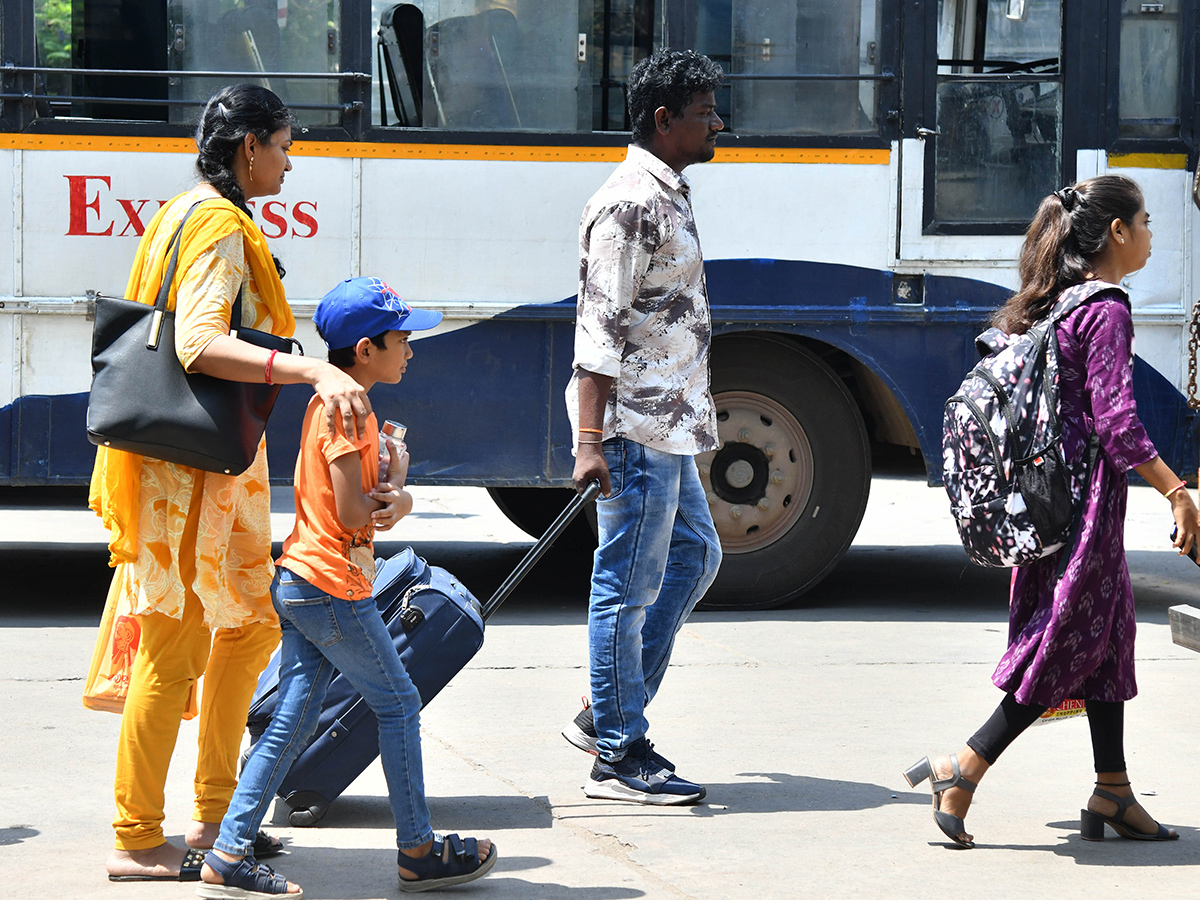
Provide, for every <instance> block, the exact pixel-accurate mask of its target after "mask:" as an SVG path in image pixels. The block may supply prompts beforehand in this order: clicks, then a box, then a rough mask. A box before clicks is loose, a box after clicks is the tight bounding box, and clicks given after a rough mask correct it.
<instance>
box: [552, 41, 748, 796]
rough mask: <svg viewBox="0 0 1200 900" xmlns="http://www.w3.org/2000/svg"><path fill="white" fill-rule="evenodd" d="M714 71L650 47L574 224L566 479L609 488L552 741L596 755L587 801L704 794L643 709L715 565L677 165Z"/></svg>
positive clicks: (711, 109) (701, 355) (696, 300)
mask: <svg viewBox="0 0 1200 900" xmlns="http://www.w3.org/2000/svg"><path fill="white" fill-rule="evenodd" d="M722 80H723V74H722V72H721V69H720V67H718V66H717V65H716V64H715V63H713V62H712V61H711V60H710V59H708V58H707V57H705V56H700V55H699V54H696V53H693V52H690V51H686V52H681V51H675V50H660V51H658V52H657V53H655V54H654V55H653V56H651V57H650V58H649V59H646V60H644V61H643V62H641V63H639V64H638V65H637V66H636V67H635V68H634V70H633V73H632V75H631V77H630V81H629V115H630V119H631V121H632V124H633V142H632V143H631V144H630V146H629V152H628V155H627V156H626V158H625V162H624V163H622V164H621V165H620V166H619V167H618V168H617V170H616V171H615V172H613V174H612V176H611V177H610V178H609V179H608V181H607V182H605V184H604V186H603V187H601V188H600V190H599V191H597V192H596V194H595V196H593V197H592V199H591V200H589V201H588V204H587V207H586V209H585V210H584V212H583V220H582V223H581V224H580V229H579V250H580V282H579V300H578V319H577V324H576V327H575V368H574V374H573V376H572V378H571V383H570V385H569V386H568V388H567V407H568V413H569V415H570V418H571V425H572V427H573V428H574V429H575V438H574V442H575V450H576V462H575V472H574V481H575V486H576V488H577V489H578V490H580V491H582V490H583V489H584V488H585V487H586V486H587V484H588V483H589V482H591V481H593V480H595V479H598V480H599V481H600V485H601V488H602V490H603V494H604V497H603V499H601V500H600V501H599V503H598V504H597V518H598V524H599V531H600V547H599V550H597V552H596V557H595V565H594V569H593V572H592V589H591V599H590V606H589V616H588V641H589V645H590V657H591V659H590V663H591V698H592V699H591V705H590V706H585V707H584V710H583V711H582V712H581V713H580V714H579V715H578V716H577V717H576V719H575V721H574V723H573V724H572V726H571V727H570V728H569V729H568V730H567V731H564V732H563V734H564V736H565V737H566V738H567V740H569V741H571V743H573V744H575V745H576V746H578V747H580V748H581V749H584V750H588V751H589V752H594V753H596V754H597V759H596V762H595V763H594V765H593V766H592V772H591V775H590V777H589V779H588V783H587V785H586V787H585V788H584V792H585V793H586V794H587V795H588V796H589V797H598V798H605V799H611V800H631V801H634V802H638V803H653V804H678V803H691V802H695V801H697V800H699V799H701V798H703V797H704V794H705V791H704V788H703V787H701V786H700V785H698V784H694V783H692V782H690V781H687V780H685V779H683V778H681V777H679V776H678V775H676V774H675V771H674V769H675V767H674V766H673V765H672V764H671V763H670V762H668V761H667V760H666V759H664V758H663V757H662V756H661V755H659V754H658V753H656V752H654V750H653V748H652V745H651V744H650V743H649V741H647V740H646V730H647V722H646V717H645V707H646V705H647V704H648V703H649V702H650V700H651V699H653V697H654V694H655V692H656V691H657V690H658V687H659V684H660V683H661V682H662V677H663V674H664V673H665V672H666V668H667V663H668V662H669V660H670V657H671V649H672V647H673V645H674V642H675V634H676V633H677V632H678V630H679V629H680V627H681V626H682V625H683V622H684V620H685V619H686V618H687V616H688V614H689V613H690V612H691V611H692V608H693V607H694V606H695V605H696V603H697V602H698V601H699V600H700V598H701V597H702V596H704V592H705V591H706V590H707V589H708V587H709V585H710V584H712V581H713V579H714V578H715V577H716V574H717V567H718V566H719V565H720V562H721V547H720V543H719V541H718V538H717V533H716V529H715V528H714V527H713V521H712V515H711V514H710V513H709V509H708V501H707V499H706V497H705V493H704V489H703V487H702V486H701V483H700V477H699V474H698V472H697V470H696V464H695V461H694V459H693V457H694V456H695V454H697V453H702V452H704V451H706V450H713V449H715V448H716V446H717V417H716V410H715V408H714V406H713V400H712V395H711V394H710V393H709V367H708V352H709V344H710V343H711V338H712V326H711V323H710V320H709V312H708V297H707V294H706V292H705V284H704V260H703V257H702V255H701V253H700V239H699V236H698V234H697V233H696V223H695V220H694V219H693V216H692V204H691V194H690V187H689V185H688V182H687V179H685V178H684V177H683V175H682V174H681V173H682V172H683V170H684V168H686V167H687V166H689V165H691V164H692V163H699V162H707V161H708V160H710V159H712V157H713V152H714V149H715V146H716V140H717V132H719V131H720V130H721V129H722V128H723V127H724V125H723V123H722V122H721V119H720V118H719V117H718V116H717V113H716V100H715V97H714V92H715V90H716V89H717V88H718V87H719V86H720V84H721V81H722Z"/></svg>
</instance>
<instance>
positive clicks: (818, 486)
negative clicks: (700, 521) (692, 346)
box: [696, 334, 871, 609]
mask: <svg viewBox="0 0 1200 900" xmlns="http://www.w3.org/2000/svg"><path fill="white" fill-rule="evenodd" d="M712 393H713V398H714V400H715V401H716V405H717V419H718V425H717V430H718V436H719V439H720V447H719V448H718V449H717V450H716V451H712V452H709V453H705V454H702V455H700V456H698V457H696V462H697V464H698V466H699V469H700V475H701V481H702V482H703V484H704V489H705V491H706V492H707V494H708V500H709V509H710V510H711V511H712V514H713V521H714V523H715V524H716V526H717V532H718V534H719V535H720V536H721V546H722V550H723V555H724V558H723V561H722V563H721V569H720V572H719V574H718V575H717V580H716V582H715V583H714V584H713V586H712V587H711V588H710V589H709V591H708V593H707V594H706V595H705V597H704V599H703V600H702V601H701V604H700V606H701V608H707V609H769V608H771V607H775V606H780V605H782V604H784V603H787V602H789V601H791V600H794V599H795V598H797V597H799V596H800V595H801V594H803V593H804V592H805V591H808V590H810V589H811V588H812V587H813V586H814V585H816V584H817V583H818V582H819V581H820V580H821V579H822V578H824V577H825V576H826V575H827V574H829V572H830V571H831V570H832V569H833V567H834V566H835V565H836V564H837V563H838V561H839V560H840V559H841V558H842V556H843V555H844V554H845V552H846V551H847V550H848V549H849V547H850V542H851V541H852V540H853V539H854V535H855V533H856V532H857V531H858V526H859V524H860V523H861V521H862V516H863V511H864V510H865V509H866V505H867V496H868V493H869V492H870V487H871V452H870V444H869V442H868V439H867V431H866V428H865V426H864V424H863V419H862V415H861V414H860V413H859V410H858V406H857V404H856V403H855V401H854V398H853V397H852V396H851V394H850V391H849V390H848V389H847V388H846V385H845V384H844V383H843V382H842V380H841V379H840V378H839V377H838V376H837V374H836V373H835V372H834V371H833V370H832V369H831V368H830V367H829V366H828V365H827V364H826V363H825V362H824V361H823V360H821V359H820V358H819V357H818V356H817V355H815V354H814V353H812V352H811V351H810V350H808V349H807V348H805V347H802V346H801V345H799V344H797V343H794V342H792V341H789V340H787V339H785V338H780V337H771V336H762V335H748V334H737V335H730V336H727V337H719V338H717V339H716V341H715V342H714V344H713V351H712Z"/></svg>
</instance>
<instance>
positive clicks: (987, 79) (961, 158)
mask: <svg viewBox="0 0 1200 900" xmlns="http://www.w3.org/2000/svg"><path fill="white" fill-rule="evenodd" d="M1061 6H1062V3H1061V0H1023V2H1010V0H939V3H938V79H937V127H936V132H937V137H936V142H937V149H936V154H935V158H934V171H933V174H934V190H933V218H934V220H936V222H937V223H938V224H939V225H942V224H947V223H952V224H965V225H978V224H1011V223H1025V222H1028V221H1029V218H1030V216H1032V215H1033V212H1034V210H1035V209H1036V208H1037V204H1038V202H1039V201H1040V200H1041V198H1042V197H1044V196H1046V194H1048V193H1050V192H1051V191H1052V190H1054V189H1055V188H1056V187H1058V182H1059V174H1060V172H1061V168H1062V167H1061V159H1060V156H1061V146H1062V91H1061V89H1060V75H1059V72H1060V68H1059V47H1060V44H1061V30H1062V28H1061V24H1060V23H1061V17H1062V9H1061Z"/></svg>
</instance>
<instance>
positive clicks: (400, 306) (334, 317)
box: [313, 277, 442, 350]
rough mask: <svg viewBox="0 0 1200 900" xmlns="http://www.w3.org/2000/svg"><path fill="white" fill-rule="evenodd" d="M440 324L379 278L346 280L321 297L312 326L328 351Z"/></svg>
mask: <svg viewBox="0 0 1200 900" xmlns="http://www.w3.org/2000/svg"><path fill="white" fill-rule="evenodd" d="M441 321H442V314H441V313H440V312H434V311H433V310H430V309H413V308H412V307H411V306H409V305H408V304H407V303H405V302H404V301H403V300H401V299H400V296H399V295H398V294H397V293H396V292H395V291H393V290H392V289H391V288H390V287H388V286H387V285H386V284H384V282H383V280H382V279H380V278H370V277H362V278H347V279H346V280H345V281H343V282H342V283H341V284H339V285H338V286H337V287H335V288H334V289H333V290H332V291H330V292H329V293H328V294H326V295H325V296H324V297H322V298H321V302H320V303H318V304H317V311H316V312H315V313H313V324H314V325H316V326H317V331H319V332H320V333H321V338H322V339H323V340H324V341H325V346H327V347H329V348H330V349H331V350H337V349H340V348H342V347H353V346H354V345H355V344H357V343H358V342H359V341H360V340H362V339H363V338H365V337H374V336H375V335H377V334H383V332H385V331H424V330H425V329H427V328H433V327H435V326H436V325H437V324H438V323H439V322H441Z"/></svg>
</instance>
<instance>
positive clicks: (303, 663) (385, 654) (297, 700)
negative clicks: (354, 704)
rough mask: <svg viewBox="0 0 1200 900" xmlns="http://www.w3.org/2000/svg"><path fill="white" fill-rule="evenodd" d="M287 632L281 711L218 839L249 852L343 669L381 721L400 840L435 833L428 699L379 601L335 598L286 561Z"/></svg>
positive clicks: (421, 839) (404, 844) (254, 753)
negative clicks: (425, 720) (426, 741)
mask: <svg viewBox="0 0 1200 900" xmlns="http://www.w3.org/2000/svg"><path fill="white" fill-rule="evenodd" d="M271 596H272V598H273V600H274V603H275V610H276V611H277V612H278V613H279V624H280V627H281V629H282V631H283V642H282V645H281V650H280V659H279V700H278V703H277V705H276V707H275V717H274V718H273V719H272V720H271V724H270V726H268V728H267V730H266V732H264V734H263V736H262V737H261V738H259V740H258V743H257V744H255V745H254V747H253V749H252V750H251V751H250V757H249V759H247V760H246V765H245V768H243V769H242V776H241V778H240V779H239V780H238V785H237V790H236V791H234V794H233V799H232V800H231V801H230V803H229V811H228V812H226V814H225V818H224V820H222V822H221V834H220V836H219V837H218V838H217V840H216V842H215V843H214V846H215V847H216V848H217V849H218V850H223V851H224V852H226V853H229V854H232V855H234V856H248V855H250V852H251V847H253V845H254V836H255V835H256V834H257V833H258V828H259V826H260V825H261V824H262V820H263V816H265V815H266V812H267V809H268V808H269V807H270V805H271V798H272V797H274V795H275V791H276V790H277V789H278V788H279V785H280V783H281V782H282V781H283V778H284V776H285V775H286V774H287V772H288V769H290V768H291V765H292V762H293V761H295V759H296V757H297V756H299V755H300V751H302V750H303V749H304V748H305V746H307V744H308V741H309V739H310V738H311V737H312V735H313V732H315V731H316V729H317V719H318V718H319V717H320V715H321V705H322V703H323V702H324V700H325V692H326V691H327V690H328V689H329V682H330V681H331V680H332V678H333V670H334V669H335V668H336V669H337V670H338V671H339V672H341V673H342V674H343V675H345V676H346V677H347V678H348V679H349V680H350V683H351V684H352V685H354V687H355V688H356V689H357V690H358V692H359V693H360V694H362V695H363V698H364V699H365V700H366V701H367V705H368V706H370V707H371V709H372V710H373V711H374V712H375V717H376V718H377V719H378V720H379V756H380V758H381V759H382V761H383V774H384V776H385V777H386V778H387V785H388V798H389V799H390V801H391V804H392V816H393V817H394V818H395V820H396V845H397V846H398V847H401V848H404V849H410V848H412V847H419V846H421V845H422V844H424V843H425V842H426V841H428V840H430V839H431V838H432V837H433V831H432V830H431V829H430V827H429V808H428V807H427V806H426V804H425V776H424V773H423V772H422V769H421V727H420V724H421V723H420V713H421V697H420V695H419V694H418V693H417V689H416V688H415V687H414V686H413V683H412V679H411V678H409V677H408V672H406V671H405V670H404V666H403V665H402V664H401V663H400V655H399V654H398V653H396V648H395V645H394V644H393V643H392V638H391V635H389V634H388V630H387V626H386V625H384V623H383V617H382V616H381V615H380V614H379V608H378V607H377V606H376V605H375V601H374V600H371V599H366V600H344V599H341V598H338V597H331V596H329V595H328V594H326V593H325V592H324V591H322V590H321V589H320V588H316V587H313V585H311V584H309V583H308V582H307V581H305V580H304V579H302V578H300V576H298V575H296V574H295V573H294V572H290V571H288V570H287V569H285V568H283V567H282V566H280V567H278V568H277V570H276V574H275V583H274V584H273V585H272V586H271Z"/></svg>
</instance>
